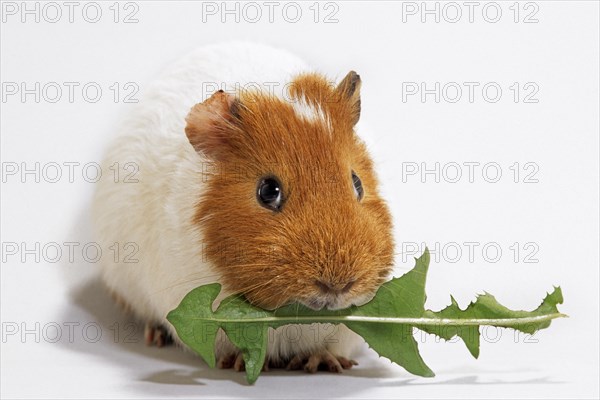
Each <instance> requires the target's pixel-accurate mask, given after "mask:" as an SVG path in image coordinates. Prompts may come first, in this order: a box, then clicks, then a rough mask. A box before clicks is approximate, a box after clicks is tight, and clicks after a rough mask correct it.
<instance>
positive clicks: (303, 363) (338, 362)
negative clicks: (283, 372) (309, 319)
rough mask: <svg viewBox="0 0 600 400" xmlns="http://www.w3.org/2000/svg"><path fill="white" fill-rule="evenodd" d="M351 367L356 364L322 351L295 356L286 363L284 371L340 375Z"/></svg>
mask: <svg viewBox="0 0 600 400" xmlns="http://www.w3.org/2000/svg"><path fill="white" fill-rule="evenodd" d="M353 365H358V363H357V362H356V361H354V360H349V359H347V358H346V357H341V356H336V355H334V354H332V353H331V352H329V351H328V350H325V349H323V350H320V351H318V352H316V353H313V354H311V355H310V356H308V357H305V356H300V355H295V356H294V357H293V358H292V359H291V360H290V362H289V363H288V365H287V367H286V369H287V370H298V369H304V371H306V372H309V373H311V374H312V373H315V372H317V371H318V370H319V369H324V370H326V371H329V372H336V373H340V372H342V371H343V370H345V369H350V368H352V366H353Z"/></svg>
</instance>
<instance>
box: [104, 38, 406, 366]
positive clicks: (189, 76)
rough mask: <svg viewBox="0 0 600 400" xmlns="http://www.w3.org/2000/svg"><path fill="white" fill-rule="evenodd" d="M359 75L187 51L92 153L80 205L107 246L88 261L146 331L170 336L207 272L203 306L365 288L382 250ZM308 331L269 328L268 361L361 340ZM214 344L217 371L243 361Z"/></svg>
mask: <svg viewBox="0 0 600 400" xmlns="http://www.w3.org/2000/svg"><path fill="white" fill-rule="evenodd" d="M360 85H361V82H360V78H359V76H358V75H357V74H356V73H354V72H350V73H349V74H347V75H346V77H345V78H343V79H342V80H341V81H340V82H338V83H337V84H332V83H330V82H328V80H327V79H326V78H325V77H324V76H322V75H320V74H317V73H314V72H311V71H310V69H309V67H308V66H307V65H306V64H305V63H304V62H302V61H301V60H299V59H298V58H297V57H295V56H293V55H291V54H289V53H288V52H285V51H282V50H276V49H273V48H270V47H266V46H262V45H256V44H248V43H229V44H223V45H215V46H209V47H203V48H200V49H198V50H196V51H194V52H193V53H191V54H189V55H188V56H187V57H185V58H184V59H182V60H181V61H180V62H178V63H176V64H175V65H173V66H172V67H171V68H170V69H169V70H168V71H167V72H166V73H165V74H164V75H163V76H162V77H161V78H160V79H159V80H158V81H157V82H156V83H155V84H154V85H153V86H151V87H150V88H149V89H148V90H147V91H146V93H145V94H144V97H143V99H142V100H141V101H140V104H138V105H137V107H136V108H135V111H134V112H133V113H132V114H131V115H130V116H129V117H128V118H127V120H126V121H125V122H124V124H123V126H122V129H121V132H120V134H119V135H118V138H117V139H116V140H115V142H114V143H113V145H112V146H111V148H110V150H109V151H108V154H107V156H106V158H105V160H104V162H103V167H104V168H103V171H104V172H106V173H104V174H103V177H102V179H101V181H100V182H99V184H98V188H97V193H96V196H95V199H94V206H93V216H94V224H95V234H96V238H97V241H98V242H99V244H100V245H101V246H102V248H103V249H109V248H111V249H113V250H114V247H112V246H117V247H118V248H119V249H120V250H121V251H120V252H119V253H116V252H114V251H113V252H110V256H106V257H103V259H102V261H103V262H102V276H103V278H104V281H105V282H106V284H107V286H108V287H109V289H110V290H111V292H112V293H113V294H114V295H115V297H116V298H117V299H118V301H119V302H121V303H123V304H124V305H125V306H126V307H127V308H128V309H130V310H131V311H132V312H133V313H134V314H135V315H136V316H137V317H139V318H141V319H143V320H144V321H146V322H147V329H146V340H147V342H149V343H154V344H158V345H162V344H163V343H164V342H165V340H166V338H167V336H169V335H170V336H172V337H173V338H174V339H175V340H176V341H177V336H176V333H175V330H174V328H173V327H172V326H171V325H170V324H169V323H168V322H167V321H166V316H167V314H168V312H169V311H171V310H172V309H174V308H175V307H177V305H178V304H179V302H180V301H181V300H182V298H183V297H184V296H185V295H186V294H187V293H188V292H189V291H190V290H192V289H193V288H195V287H197V286H200V285H203V284H207V283H212V282H219V283H221V284H222V292H221V295H220V296H219V298H218V299H217V302H218V301H220V300H222V299H223V298H224V297H225V296H227V295H230V294H232V293H242V294H244V295H245V296H246V298H247V299H248V300H249V301H250V302H252V303H253V304H255V305H258V306H260V307H263V308H269V309H272V308H275V307H279V306H282V305H284V304H288V303H292V302H299V303H302V304H304V305H306V306H308V307H311V308H313V309H321V308H327V309H341V308H345V307H348V306H350V305H352V304H357V305H359V304H363V303H365V302H367V301H368V300H370V299H371V298H372V296H373V295H374V294H375V292H376V290H377V289H378V287H379V286H380V285H381V283H383V282H384V281H385V280H386V279H387V276H388V274H389V272H390V271H391V268H392V264H393V254H394V253H393V239H392V220H391V216H390V213H389V211H388V208H387V206H386V203H385V201H384V200H383V199H382V198H381V197H380V196H379V194H378V183H377V178H376V175H375V171H374V170H373V162H372V160H371V158H370V157H369V154H368V152H367V149H366V147H365V144H364V143H363V141H361V139H360V138H359V137H358V136H357V133H356V132H355V125H356V123H357V122H358V120H359V115H360V95H359V90H360ZM216 88H222V89H225V91H221V90H216ZM240 88H244V89H245V90H240ZM236 89H237V90H236ZM206 90H210V91H211V92H212V93H210V94H207V93H205V92H206ZM202 100H204V101H202ZM196 103H198V104H196ZM117 170H118V171H120V174H118V173H113V172H115V171H117ZM116 254H119V255H120V256H119V257H116V256H115V257H113V255H116ZM317 328H318V331H315V327H314V326H310V325H299V326H298V328H297V329H298V330H299V332H300V333H301V335H300V336H299V337H297V335H295V337H294V338H292V339H293V340H289V335H288V336H287V337H286V336H285V335H283V333H282V332H283V329H285V327H282V328H278V329H277V330H275V331H274V332H271V333H272V335H270V340H269V348H268V353H267V357H268V361H269V364H270V365H271V366H286V365H287V366H288V367H289V368H292V369H297V368H302V367H304V369H305V370H307V371H310V372H314V371H316V370H317V369H318V367H319V366H320V365H323V366H325V367H326V369H329V370H330V371H338V372H339V371H341V370H342V369H343V368H350V367H351V366H352V364H353V363H354V362H353V361H352V360H351V357H352V352H353V351H354V350H355V349H356V347H357V345H358V344H360V343H361V339H360V337H358V336H357V335H355V334H354V333H353V332H351V331H350V330H348V329H347V328H345V327H344V326H341V325H340V326H335V327H334V326H331V325H328V324H320V325H319V326H318V327H317ZM221 339H223V338H221ZM216 352H217V360H218V365H219V366H220V367H222V368H228V367H232V366H233V367H235V368H236V369H238V370H239V369H242V368H243V359H242V357H241V355H239V354H238V353H237V352H236V349H235V348H234V347H233V346H232V345H231V344H230V343H229V342H228V341H227V340H218V341H217V349H216Z"/></svg>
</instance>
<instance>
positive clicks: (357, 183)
mask: <svg viewBox="0 0 600 400" xmlns="http://www.w3.org/2000/svg"><path fill="white" fill-rule="evenodd" d="M352 184H353V185H354V195H355V196H356V198H357V199H358V201H360V200H362V198H363V196H364V194H365V191H364V189H363V186H362V182H361V180H360V178H359V177H358V175H356V172H354V171H352Z"/></svg>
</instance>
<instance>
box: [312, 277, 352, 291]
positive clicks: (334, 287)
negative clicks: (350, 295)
mask: <svg viewBox="0 0 600 400" xmlns="http://www.w3.org/2000/svg"><path fill="white" fill-rule="evenodd" d="M354 282H355V281H353V280H352V281H349V282H348V283H346V284H345V285H344V286H343V287H342V288H341V289H339V286H341V285H332V284H331V283H329V282H325V281H320V280H317V281H315V284H316V285H317V287H318V288H319V289H321V291H322V292H323V293H338V292H339V293H346V292H348V291H349V290H350V289H351V288H352V286H353V285H354Z"/></svg>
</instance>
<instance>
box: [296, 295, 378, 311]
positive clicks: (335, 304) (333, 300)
mask: <svg viewBox="0 0 600 400" xmlns="http://www.w3.org/2000/svg"><path fill="white" fill-rule="evenodd" d="M373 295H374V294H368V295H365V296H358V297H347V296H342V297H339V296H335V295H334V296H315V297H311V298H309V299H305V300H301V301H300V302H301V303H302V304H304V305H305V306H307V307H308V308H311V309H313V310H322V309H327V310H342V309H344V308H348V307H350V306H353V305H357V306H360V305H363V304H365V303H367V302H369V301H370V300H371V299H372V298H373Z"/></svg>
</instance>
